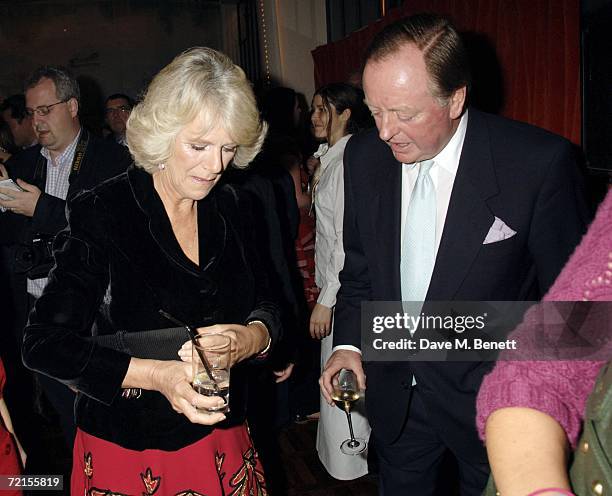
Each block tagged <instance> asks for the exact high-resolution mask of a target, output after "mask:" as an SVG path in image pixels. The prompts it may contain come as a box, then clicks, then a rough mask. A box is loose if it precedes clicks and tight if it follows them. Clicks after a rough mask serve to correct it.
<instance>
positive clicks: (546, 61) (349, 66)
mask: <svg viewBox="0 0 612 496" xmlns="http://www.w3.org/2000/svg"><path fill="white" fill-rule="evenodd" d="M417 12H435V13H439V14H444V15H447V16H449V17H450V18H451V19H453V21H454V22H455V24H456V25H457V27H458V29H459V30H460V31H462V32H467V33H470V34H475V35H477V36H478V37H480V38H483V39H485V40H486V41H487V43H488V44H489V45H490V46H491V47H492V50H493V52H494V56H495V57H496V59H497V63H498V65H499V77H500V80H501V81H500V82H501V86H502V89H501V90H500V91H501V92H502V93H501V95H502V96H501V100H500V105H499V107H498V109H497V110H499V113H500V114H502V115H505V116H507V117H510V118H512V119H517V120H521V121H525V122H529V123H531V124H534V125H536V126H540V127H543V128H546V129H549V130H550V131H553V132H555V133H557V134H560V135H562V136H565V137H566V138H568V139H569V140H571V141H573V142H574V143H576V144H579V143H580V131H581V129H580V119H581V98H580V5H579V0H406V2H405V3H404V5H403V6H402V7H401V8H397V9H394V10H391V11H390V12H389V13H388V15H387V16H385V17H384V18H383V19H380V20H379V21H376V22H374V23H372V24H370V25H368V26H366V27H364V28H362V29H361V30H359V31H357V32H355V33H353V34H351V35H350V36H349V37H347V38H345V39H343V40H340V41H337V42H335V43H329V44H327V45H324V46H320V47H317V48H316V49H315V50H313V52H312V56H313V58H314V66H315V69H314V76H315V84H316V86H317V87H319V86H321V85H323V84H326V83H330V82H334V81H348V80H353V81H354V80H355V78H356V77H358V76H359V73H360V70H361V65H362V63H363V60H362V55H363V52H364V50H365V48H366V46H367V45H368V43H369V42H370V40H371V39H372V38H373V36H374V35H375V34H376V33H377V32H378V31H380V30H381V29H382V28H383V27H384V26H385V25H386V24H389V23H390V22H392V21H394V20H396V19H399V18H401V17H404V16H406V15H410V14H414V13H417ZM472 63H473V66H474V69H475V72H477V70H478V60H475V61H473V62H472Z"/></svg>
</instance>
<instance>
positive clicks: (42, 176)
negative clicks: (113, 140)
mask: <svg viewBox="0 0 612 496" xmlns="http://www.w3.org/2000/svg"><path fill="white" fill-rule="evenodd" d="M88 145H89V131H87V129H83V128H81V135H80V136H79V141H78V142H77V145H76V149H75V151H74V157H72V166H71V167H70V176H69V177H68V182H69V183H72V181H74V179H75V177H76V176H78V175H79V172H80V171H81V165H82V163H83V159H84V158H85V154H86V153H87V146H88ZM46 166H47V159H46V158H45V157H44V156H43V155H42V154H38V159H37V161H36V168H35V169H34V179H33V183H34V184H36V185H37V186H38V187H39V188H40V189H42V190H43V191H44V190H45V183H46V181H47V167H46Z"/></svg>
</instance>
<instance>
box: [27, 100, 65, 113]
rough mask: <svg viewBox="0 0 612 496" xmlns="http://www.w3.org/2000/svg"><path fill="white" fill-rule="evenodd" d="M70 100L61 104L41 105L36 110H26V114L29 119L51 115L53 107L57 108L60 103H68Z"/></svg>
mask: <svg viewBox="0 0 612 496" xmlns="http://www.w3.org/2000/svg"><path fill="white" fill-rule="evenodd" d="M67 101H68V100H61V101H59V102H55V103H52V104H51V105H40V106H39V107H36V108H35V109H31V108H27V107H26V109H25V113H26V115H27V116H28V117H33V116H34V114H37V115H42V116H45V115H49V112H51V109H52V108H53V107H55V106H56V105H59V104H60V103H66V102H67Z"/></svg>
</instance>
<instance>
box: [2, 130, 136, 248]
mask: <svg viewBox="0 0 612 496" xmlns="http://www.w3.org/2000/svg"><path fill="white" fill-rule="evenodd" d="M80 140H87V148H86V150H85V155H84V156H83V160H82V162H81V166H80V168H79V170H78V171H71V173H70V178H69V182H70V186H69V188H68V196H67V199H68V200H70V199H71V198H74V197H75V196H76V195H77V194H78V193H80V192H81V191H83V190H86V189H91V188H93V187H94V186H96V185H97V184H99V183H101V182H102V181H104V180H106V179H109V178H111V177H114V176H116V175H118V174H121V173H122V172H125V170H126V169H127V168H128V166H129V165H130V163H131V162H132V160H131V157H130V155H129V153H128V151H127V149H126V148H125V147H123V146H120V145H117V144H115V143H110V142H108V141H104V140H102V139H100V138H98V137H96V136H94V135H92V134H91V133H89V132H88V131H87V130H85V129H83V130H82V132H81V138H80ZM40 150H41V146H40V145H36V146H33V147H31V148H28V149H27V150H24V151H23V152H21V153H17V154H15V155H13V156H12V157H11V158H10V159H9V160H8V161H7V162H6V168H7V171H8V173H9V175H10V177H11V178H12V179H14V180H15V179H23V180H24V181H26V182H27V183H30V184H33V185H34V186H36V187H38V188H39V189H40V191H41V195H40V198H39V199H38V203H37V204H36V209H35V210H34V215H33V216H32V218H31V219H30V218H27V217H24V216H22V215H18V214H13V213H10V212H6V213H5V214H4V216H6V222H7V223H10V224H11V234H10V235H9V233H8V232H7V233H5V234H2V238H1V239H2V244H13V243H15V242H28V241H31V239H32V238H31V236H32V235H33V234H43V235H45V234H46V235H55V234H57V233H58V232H59V231H61V230H62V229H63V228H64V227H66V224H67V221H66V212H65V210H66V201H65V200H62V199H61V198H58V197H56V196H52V195H49V194H47V193H45V184H46V180H47V160H46V159H45V158H44V157H43V156H42V155H41V153H40ZM11 218H13V219H11ZM14 218H17V222H15V219H14Z"/></svg>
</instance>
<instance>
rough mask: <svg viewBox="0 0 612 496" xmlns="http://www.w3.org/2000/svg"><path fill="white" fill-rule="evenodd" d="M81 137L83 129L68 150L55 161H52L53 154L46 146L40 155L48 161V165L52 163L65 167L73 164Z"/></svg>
mask: <svg viewBox="0 0 612 496" xmlns="http://www.w3.org/2000/svg"><path fill="white" fill-rule="evenodd" d="M80 137H81V128H79V132H78V133H77V135H76V136H75V138H74V140H72V142H71V143H70V144H69V145H68V146H67V147H66V149H65V150H64V151H63V152H62V153H60V154H59V155H58V156H57V158H56V159H55V160H52V159H51V153H49V150H47V148H45V147H44V146H43V147H42V148H41V149H40V154H41V155H42V156H43V157H45V158H46V159H47V163H51V164H52V165H56V166H64V165H66V164H67V163H71V162H72V159H73V158H74V152H75V150H76V146H77V143H78V142H79V138H80Z"/></svg>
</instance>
